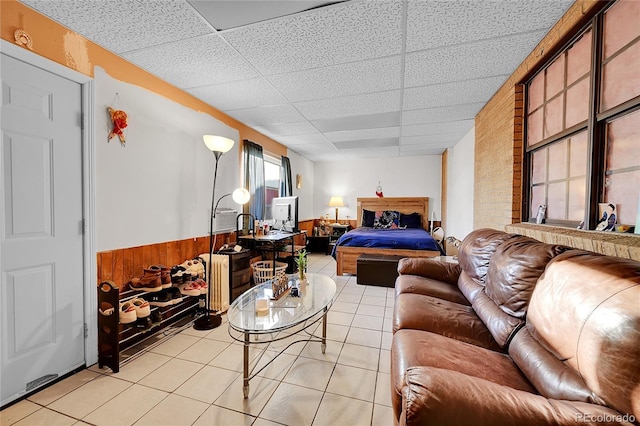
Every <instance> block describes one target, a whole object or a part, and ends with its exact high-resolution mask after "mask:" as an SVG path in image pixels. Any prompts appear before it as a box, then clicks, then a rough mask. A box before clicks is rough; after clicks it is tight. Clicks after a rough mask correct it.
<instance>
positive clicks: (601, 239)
mask: <svg viewBox="0 0 640 426" xmlns="http://www.w3.org/2000/svg"><path fill="white" fill-rule="evenodd" d="M505 231H507V232H512V233H516V234H520V235H525V236H527V237H531V238H535V239H536V240H538V241H542V242H544V243H549V244H562V245H566V246H569V247H573V248H577V249H582V250H589V251H593V252H596V253H600V254H606V255H608V256H617V257H622V258H624V259H633V260H636V261H640V235H636V234H628V233H620V232H601V231H585V230H582V229H572V228H564V227H560V226H552V225H538V224H535V223H514V224H511V225H507V226H505Z"/></svg>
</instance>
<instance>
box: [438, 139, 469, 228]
mask: <svg viewBox="0 0 640 426" xmlns="http://www.w3.org/2000/svg"><path fill="white" fill-rule="evenodd" d="M474 152H475V127H474V128H473V129H471V130H470V131H469V133H467V134H466V135H465V136H464V137H463V138H462V139H460V141H459V142H458V143H457V144H456V145H455V146H454V147H453V148H449V154H448V158H447V221H446V222H447V229H445V234H446V235H447V236H454V237H456V238H458V239H463V238H464V237H465V236H466V235H467V234H468V233H469V232H471V231H473V184H474V173H473V167H474V166H473V164H474Z"/></svg>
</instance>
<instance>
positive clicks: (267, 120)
mask: <svg viewBox="0 0 640 426" xmlns="http://www.w3.org/2000/svg"><path fill="white" fill-rule="evenodd" d="M227 114H229V115H230V116H232V117H233V118H235V119H237V120H239V121H241V122H243V123H245V124H248V125H250V126H251V125H265V124H272V123H295V122H297V121H304V117H303V116H302V115H301V114H300V113H299V112H298V111H297V110H296V109H295V108H294V107H292V106H291V105H288V104H287V105H275V106H267V107H262V108H247V109H236V110H233V111H228V112H227Z"/></svg>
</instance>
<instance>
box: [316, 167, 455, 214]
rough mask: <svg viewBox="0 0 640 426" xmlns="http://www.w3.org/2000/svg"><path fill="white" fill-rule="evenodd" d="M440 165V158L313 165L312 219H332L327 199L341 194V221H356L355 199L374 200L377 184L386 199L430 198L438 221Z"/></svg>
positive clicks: (332, 211)
mask: <svg viewBox="0 0 640 426" xmlns="http://www.w3.org/2000/svg"><path fill="white" fill-rule="evenodd" d="M441 163H442V157H441V156H440V155H426V156H415V157H389V158H371V159H361V160H349V161H335V162H316V163H315V183H316V185H315V194H314V212H315V214H314V217H320V216H321V215H323V214H325V213H329V217H330V218H335V209H334V208H332V207H328V204H329V199H330V198H331V196H332V195H341V196H342V197H343V198H344V200H345V202H346V204H347V207H341V208H340V209H339V216H340V219H346V217H347V216H350V219H352V220H356V214H357V205H356V199H357V198H358V197H375V196H376V194H375V191H376V187H377V186H378V182H380V185H381V186H382V190H383V193H384V196H385V197H429V206H430V207H429V210H431V211H433V210H435V212H436V217H437V218H438V219H439V218H440V199H441V185H442V184H441V181H442V179H441V176H442V174H441V168H442V167H441Z"/></svg>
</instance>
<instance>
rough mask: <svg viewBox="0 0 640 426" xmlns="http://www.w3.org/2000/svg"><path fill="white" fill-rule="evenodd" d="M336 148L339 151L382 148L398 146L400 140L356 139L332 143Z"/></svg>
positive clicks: (396, 138)
mask: <svg viewBox="0 0 640 426" xmlns="http://www.w3.org/2000/svg"><path fill="white" fill-rule="evenodd" d="M333 145H335V147H336V148H338V149H339V150H341V151H344V150H349V149H355V148H357V149H373V148H382V147H387V146H398V145H400V140H399V138H398V137H395V138H377V139H358V140H351V141H344V142H334V143H333Z"/></svg>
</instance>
